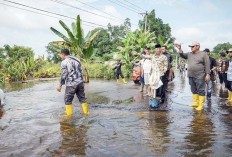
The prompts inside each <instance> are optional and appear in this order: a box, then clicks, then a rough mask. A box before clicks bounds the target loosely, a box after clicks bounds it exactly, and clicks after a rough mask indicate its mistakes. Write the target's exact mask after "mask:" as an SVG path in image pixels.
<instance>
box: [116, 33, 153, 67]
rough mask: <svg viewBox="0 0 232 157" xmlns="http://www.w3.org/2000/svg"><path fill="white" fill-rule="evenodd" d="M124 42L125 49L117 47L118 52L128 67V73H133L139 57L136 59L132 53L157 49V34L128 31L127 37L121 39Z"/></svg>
mask: <svg viewBox="0 0 232 157" xmlns="http://www.w3.org/2000/svg"><path fill="white" fill-rule="evenodd" d="M120 39H121V41H122V42H123V47H117V50H118V51H119V52H120V54H121V55H122V58H123V63H124V64H125V66H126V69H127V71H131V69H132V65H133V63H134V62H135V61H137V60H139V58H138V57H135V56H134V55H132V54H131V52H132V51H137V52H140V53H141V52H143V49H144V47H145V46H146V45H147V46H150V47H151V48H152V50H153V49H154V47H155V43H154V41H155V39H156V36H155V32H152V33H150V32H149V30H148V31H147V32H145V33H144V32H143V31H142V30H138V29H137V30H136V31H135V32H133V33H132V32H129V31H127V36H126V37H125V38H122V37H120Z"/></svg>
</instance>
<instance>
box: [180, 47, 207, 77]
mask: <svg viewBox="0 0 232 157" xmlns="http://www.w3.org/2000/svg"><path fill="white" fill-rule="evenodd" d="M180 57H182V58H184V59H187V60H188V62H187V63H188V77H193V78H196V79H205V76H206V74H210V61H209V56H207V54H206V53H205V52H202V51H200V52H198V53H194V52H188V53H180Z"/></svg>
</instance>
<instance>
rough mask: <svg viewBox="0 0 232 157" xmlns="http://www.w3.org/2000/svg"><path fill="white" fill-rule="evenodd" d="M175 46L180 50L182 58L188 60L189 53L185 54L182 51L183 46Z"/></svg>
mask: <svg viewBox="0 0 232 157" xmlns="http://www.w3.org/2000/svg"><path fill="white" fill-rule="evenodd" d="M175 46H176V48H178V50H179V54H180V57H181V58H184V59H188V53H183V51H182V49H181V45H180V44H175Z"/></svg>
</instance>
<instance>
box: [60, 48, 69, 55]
mask: <svg viewBox="0 0 232 157" xmlns="http://www.w3.org/2000/svg"><path fill="white" fill-rule="evenodd" d="M61 53H63V54H65V55H66V56H68V55H70V53H69V50H68V49H63V50H61Z"/></svg>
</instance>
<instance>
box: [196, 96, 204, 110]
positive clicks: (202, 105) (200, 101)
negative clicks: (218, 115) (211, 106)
mask: <svg viewBox="0 0 232 157" xmlns="http://www.w3.org/2000/svg"><path fill="white" fill-rule="evenodd" d="M204 103H205V96H199V106H198V107H197V108H196V110H198V111H201V110H203V109H204Z"/></svg>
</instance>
